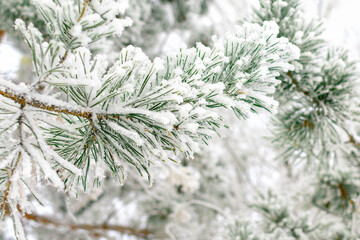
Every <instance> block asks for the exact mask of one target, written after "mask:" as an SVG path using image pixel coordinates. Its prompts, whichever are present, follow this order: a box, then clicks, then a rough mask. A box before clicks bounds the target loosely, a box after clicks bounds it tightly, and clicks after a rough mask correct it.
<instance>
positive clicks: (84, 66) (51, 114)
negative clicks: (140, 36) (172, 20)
mask: <svg viewBox="0 0 360 240" xmlns="http://www.w3.org/2000/svg"><path fill="white" fill-rule="evenodd" d="M34 2H35V5H36V7H37V9H38V11H39V12H40V14H41V16H42V17H43V18H44V21H45V22H46V23H47V29H48V33H49V35H50V36H51V38H50V39H49V41H48V42H46V41H44V40H43V37H42V34H41V33H40V32H39V31H38V30H37V29H36V28H35V27H33V26H32V25H31V24H30V25H29V26H28V27H26V26H25V24H24V22H22V20H17V21H16V23H15V27H16V29H17V30H19V31H20V32H21V33H22V34H23V36H24V38H25V41H26V43H27V44H28V46H29V48H30V50H31V52H32V58H33V65H34V70H35V72H36V78H35V79H34V82H33V83H30V84H24V83H22V84H19V85H15V84H13V83H11V82H10V81H9V80H5V79H4V78H1V80H0V93H1V102H0V104H1V108H0V109H1V113H2V114H1V146H0V149H1V152H0V155H1V157H2V158H3V159H4V160H3V161H1V165H0V167H1V173H0V174H1V175H0V183H1V185H0V187H1V188H0V189H1V198H0V200H1V202H0V204H1V205H0V206H1V212H2V214H5V213H6V212H7V211H8V210H9V211H10V214H11V215H12V216H13V219H14V224H15V227H16V236H17V238H18V239H23V238H24V232H23V230H22V228H21V224H20V220H19V215H20V214H23V213H24V212H28V211H30V209H31V207H30V206H29V203H28V201H27V195H28V194H29V193H31V194H32V195H33V196H34V197H35V198H36V199H38V200H39V202H40V203H41V202H42V199H41V197H40V196H39V194H38V193H37V192H36V190H35V189H36V188H37V186H38V184H39V183H40V182H41V179H46V181H47V182H48V183H49V184H51V185H53V186H55V187H57V188H59V189H63V190H65V191H67V192H69V193H76V188H77V185H78V184H79V183H80V184H81V185H82V186H83V188H84V189H85V190H86V189H87V187H88V186H92V185H94V184H95V185H98V186H100V184H101V180H102V179H103V178H104V171H107V169H109V170H110V171H111V172H112V174H113V175H114V177H115V178H116V179H118V180H119V181H120V182H121V183H123V182H124V181H125V179H126V168H127V167H128V165H132V166H134V167H136V169H138V171H139V173H140V174H143V172H145V173H146V175H147V176H148V178H149V181H151V179H150V176H151V175H150V173H149V171H150V170H149V167H150V165H151V164H154V163H156V162H159V161H169V160H172V161H176V155H178V154H180V153H183V154H185V156H187V157H192V156H193V153H194V152H195V151H197V150H198V148H199V144H200V143H201V142H207V141H208V140H209V139H210V138H211V136H212V135H213V134H214V133H218V134H220V130H221V128H222V127H224V123H223V122H222V119H221V117H220V116H219V115H218V114H217V113H216V112H214V109H216V108H220V107H222V108H228V109H231V110H233V111H234V112H235V113H236V115H238V116H239V117H245V116H247V115H248V114H249V113H250V112H256V111H258V109H261V108H263V109H266V110H268V111H273V110H274V109H275V107H276V102H275V101H274V100H273V99H272V98H271V97H269V96H268V94H272V93H273V92H274V90H275V86H276V85H277V84H278V83H279V81H278V80H276V77H277V76H278V75H279V71H288V70H290V69H292V66H291V65H290V64H289V62H290V61H292V60H294V59H296V58H298V56H299V51H298V49H297V48H296V47H294V46H293V45H291V44H289V42H288V41H287V40H286V39H285V38H276V35H277V34H278V27H277V25H276V24H274V23H273V22H266V23H264V25H263V26H259V25H256V24H244V25H243V26H242V27H239V29H238V30H237V32H236V33H233V34H229V35H227V36H226V37H225V39H219V40H218V39H214V47H213V48H208V47H205V46H203V45H201V44H198V45H197V46H196V47H195V48H191V49H187V48H185V47H184V48H181V49H180V50H179V51H177V52H174V53H169V54H168V55H167V57H166V58H165V59H163V60H162V59H159V58H156V59H154V61H150V60H149V58H148V57H147V56H146V55H145V54H144V53H142V51H141V49H138V48H135V47H132V46H128V47H126V48H124V49H122V51H121V52H120V53H119V58H118V59H117V60H116V61H115V62H108V61H107V59H106V56H103V55H92V51H91V44H92V43H93V42H96V41H98V40H100V39H102V38H105V37H107V36H110V35H121V32H122V31H123V29H124V27H127V26H129V25H130V23H131V21H130V20H129V19H118V18H117V17H116V16H117V15H118V14H120V13H122V12H123V11H124V10H125V9H126V6H127V4H126V1H61V2H58V1H40V0H39V1H34ZM10 143H11V144H10ZM8 146H11V147H8ZM94 162H95V166H96V167H95V169H91V168H90V165H93V163H94ZM104 163H105V164H104ZM105 166H107V169H106V170H104V169H103V168H104V167H105ZM89 175H91V176H92V177H91V178H92V179H91V181H90V179H89V178H88V176H89Z"/></svg>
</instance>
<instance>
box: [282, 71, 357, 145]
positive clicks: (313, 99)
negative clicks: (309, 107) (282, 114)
mask: <svg viewBox="0 0 360 240" xmlns="http://www.w3.org/2000/svg"><path fill="white" fill-rule="evenodd" d="M287 76H288V77H289V78H290V80H291V82H292V83H293V84H294V85H295V90H296V91H297V92H299V93H302V94H304V95H305V96H307V97H309V99H310V100H311V101H312V102H313V103H314V104H315V105H316V106H317V107H321V104H320V102H319V100H318V99H316V98H315V97H312V96H311V94H310V93H309V92H308V91H305V90H304V89H302V88H301V87H300V86H299V83H298V81H297V80H296V79H295V78H294V77H293V74H292V72H291V71H289V72H288V73H287ZM305 121H306V120H305ZM309 124H311V123H308V122H307V121H306V123H305V122H304V126H308V127H310V126H309ZM312 128H313V127H312ZM343 130H344V131H345V132H346V134H347V135H348V137H349V140H348V143H351V144H353V145H354V146H355V147H356V148H360V142H358V141H356V139H355V137H354V136H353V135H352V134H350V133H349V131H348V130H347V129H345V128H344V127H343Z"/></svg>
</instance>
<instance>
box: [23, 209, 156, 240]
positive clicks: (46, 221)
mask: <svg viewBox="0 0 360 240" xmlns="http://www.w3.org/2000/svg"><path fill="white" fill-rule="evenodd" d="M24 218H25V219H27V220H29V221H34V222H37V223H40V224H43V225H53V226H55V227H66V228H69V229H71V230H86V231H116V232H119V233H124V234H129V235H133V236H137V237H149V235H150V232H149V231H148V230H147V229H134V228H130V227H124V226H119V225H108V224H103V225H91V224H72V223H65V222H60V221H58V220H53V219H50V218H47V217H43V216H39V215H36V214H27V213H25V214H24Z"/></svg>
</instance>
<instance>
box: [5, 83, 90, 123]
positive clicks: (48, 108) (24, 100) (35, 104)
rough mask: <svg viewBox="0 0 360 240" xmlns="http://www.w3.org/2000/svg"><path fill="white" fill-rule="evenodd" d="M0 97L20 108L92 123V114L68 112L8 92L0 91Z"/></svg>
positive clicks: (64, 109) (52, 105) (67, 110)
mask: <svg viewBox="0 0 360 240" xmlns="http://www.w3.org/2000/svg"><path fill="white" fill-rule="evenodd" d="M0 95H2V96H4V97H6V98H9V99H11V100H13V101H14V102H16V103H18V104H20V105H22V106H25V105H29V106H32V107H35V108H39V109H42V110H46V111H49V112H56V113H63V114H66V115H72V116H77V117H81V118H86V119H88V120H90V121H92V115H93V113H92V112H87V111H77V110H70V109H66V108H64V107H62V106H57V105H54V104H46V103H44V102H41V101H39V100H30V99H28V98H26V96H24V95H21V94H16V93H14V92H12V91H10V90H0Z"/></svg>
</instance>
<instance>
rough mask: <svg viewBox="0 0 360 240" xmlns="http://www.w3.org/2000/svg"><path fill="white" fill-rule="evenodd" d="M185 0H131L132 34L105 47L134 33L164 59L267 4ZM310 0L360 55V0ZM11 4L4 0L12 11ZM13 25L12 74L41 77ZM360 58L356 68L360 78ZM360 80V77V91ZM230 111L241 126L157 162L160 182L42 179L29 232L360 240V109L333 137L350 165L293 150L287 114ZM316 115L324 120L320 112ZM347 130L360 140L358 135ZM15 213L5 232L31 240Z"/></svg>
mask: <svg viewBox="0 0 360 240" xmlns="http://www.w3.org/2000/svg"><path fill="white" fill-rule="evenodd" d="M9 2H11V1H9ZM13 2H16V1H13ZM179 2H180V3H179ZM181 2H182V1H165V0H161V1H160V0H159V1H156V0H154V1H150V0H130V7H129V8H128V10H127V11H126V12H125V14H124V15H125V16H129V17H130V18H131V19H132V20H133V21H134V24H133V26H132V27H129V28H126V29H125V30H124V32H123V34H122V36H120V39H121V41H113V40H104V41H103V42H100V43H98V44H99V49H102V50H101V51H106V54H107V55H108V57H109V58H114V59H115V58H116V57H117V56H116V54H117V53H118V52H119V51H120V50H121V49H122V48H123V47H125V46H127V45H129V44H132V45H134V46H136V47H141V48H142V50H143V51H144V53H145V54H146V55H147V56H149V57H150V59H153V58H154V57H164V56H166V53H167V52H169V51H176V50H177V49H179V48H180V47H183V46H184V44H186V45H187V47H192V46H195V43H196V42H202V43H203V44H204V45H211V41H212V36H213V35H217V36H218V37H219V38H222V37H224V36H225V34H226V33H227V32H234V31H236V26H237V25H238V24H241V23H243V22H248V21H251V20H249V19H252V16H253V8H255V9H258V8H259V3H258V1H257V0H211V1H200V0H192V1H186V2H189V5H188V8H184V9H185V12H183V11H180V10H181V9H182V7H183V6H180V5H181ZM184 2H185V1H184ZM200 2H201V4H200ZM285 2H291V1H289V0H287V1H285ZM299 2H300V3H301V8H302V9H304V14H305V15H304V16H303V17H304V19H307V20H309V21H312V20H311V19H314V21H317V20H322V21H324V23H325V25H324V26H325V31H324V33H323V35H322V38H324V39H325V41H326V42H327V44H329V45H334V46H339V47H344V48H346V49H349V52H350V54H349V55H351V56H352V58H354V59H359V56H360V25H359V23H360V14H359V13H358V12H359V10H360V1H358V0H343V1H340V0H300V1H299ZM5 7H6V4H3V3H0V13H1V11H2V10H3V9H5ZM1 8H3V9H1ZM31 11H32V10H29V12H25V11H24V12H22V13H21V14H19V16H18V17H22V15H23V14H24V17H25V16H26V17H27V16H30V19H31V18H32V17H31ZM4 16H5V15H4ZM0 19H1V20H3V19H2V18H1V17H0ZM144 19H146V20H144ZM8 22H9V20H8V21H7V22H6V21H3V22H2V23H0V28H8V27H9V23H8ZM258 22H259V21H258ZM1 24H3V25H1ZM7 24H8V25H7ZM4 36H5V37H4V38H3V39H2V41H1V42H0V72H1V74H2V75H3V76H4V78H6V79H15V80H13V81H14V82H15V83H16V84H18V83H19V82H17V80H16V79H26V80H28V81H31V79H32V78H34V73H33V70H32V69H33V66H32V60H31V55H30V54H29V50H28V49H26V48H25V47H24V45H23V43H22V40H21V37H20V36H19V35H16V34H14V35H11V34H10V33H7V32H5V35H4ZM313 37H314V38H316V37H317V36H313ZM96 44H97V43H96ZM94 48H95V47H94ZM95 49H96V48H95ZM113 49H116V51H118V52H117V53H114V51H113ZM95 51H96V50H95ZM329 62H330V61H329ZM345 62H346V61H345ZM329 64H330V63H329ZM359 69H360V68H359V67H358V66H357V68H355V70H356V71H355V70H354V72H356V73H354V75H356V77H357V78H358V79H360V75H359V73H358V72H357V71H358V70H359ZM352 70H353V69H352ZM351 74H353V72H351ZM358 83H359V80H358V82H357V84H355V85H354V89H355V90H356V91H357V93H359V89H358V86H359V85H358ZM296 87H297V86H296ZM305 95H306V94H305ZM354 96H355V97H354V98H352V99H350V100H349V99H346V100H347V101H352V104H351V106H350V108H351V109H353V108H355V110H352V113H356V114H359V109H358V107H359V103H360V99H359V97H358V95H354ZM279 98H280V97H279ZM280 107H281V105H280V106H279V108H280ZM218 113H219V114H220V115H221V116H222V117H223V118H224V119H225V122H226V123H227V125H228V126H229V128H228V129H225V130H222V132H221V133H222V136H221V137H218V136H215V137H214V138H213V139H211V140H209V141H208V146H206V145H201V149H200V151H199V152H197V153H196V154H195V156H194V159H190V158H189V157H186V156H182V155H180V156H179V159H178V160H179V163H173V162H171V161H167V162H165V163H163V164H155V165H154V166H152V167H151V169H150V171H151V175H152V180H151V187H149V182H148V179H147V177H146V175H145V176H143V177H141V176H140V175H139V174H138V173H137V171H136V169H132V168H128V176H127V180H126V181H125V183H124V184H123V185H122V184H120V183H118V182H117V181H116V180H114V179H112V178H111V177H109V176H110V175H109V174H107V173H105V176H106V177H105V178H104V180H103V183H102V185H101V187H98V188H90V189H88V190H87V191H86V192H84V191H83V190H80V191H78V192H77V193H76V194H71V193H64V192H62V191H58V190H57V189H55V188H54V187H51V186H46V185H45V184H43V185H41V186H40V185H36V189H37V191H39V194H40V195H41V196H42V197H41V198H42V200H40V201H38V200H37V199H36V196H35V195H36V194H35V195H34V196H33V195H31V194H29V193H28V194H29V195H30V197H29V202H31V204H32V206H33V207H31V210H30V211H29V214H28V215H25V216H23V217H22V218H21V222H22V226H23V227H24V232H25V234H26V237H27V239H124V240H128V239H171V240H174V239H179V240H182V239H184V240H185V239H189V240H192V239H193V240H198V239H226V240H263V239H264V240H266V239H269V240H270V239H274V240H275V239H283V240H286V239H289V240H290V239H324V240H325V239H333V240H336V239H339V240H340V239H344V240H345V239H346V240H352V239H354V240H355V239H360V209H359V204H360V181H359V176H360V167H359V166H360V160H359V157H360V154H359V142H360V137H359V136H360V134H359V133H360V125H359V120H360V118H359V115H356V114H353V115H350V116H351V119H345V120H344V121H347V122H346V124H345V125H346V126H348V127H349V128H348V131H349V132H346V133H342V134H343V135H341V138H342V139H345V140H344V142H346V143H344V144H343V145H341V147H340V148H339V149H336V150H334V149H335V148H336V147H335V145H336V146H339V145H340V144H339V143H336V144H334V143H333V142H332V143H330V142H331V141H330V140H329V143H328V142H327V140H326V139H325V141H324V142H325V143H324V144H326V145H327V144H329V145H327V147H329V148H334V149H330V150H329V151H328V152H331V151H332V150H334V152H336V153H334V155H336V154H339V155H341V154H343V155H344V156H345V155H346V156H350V155H351V154H353V155H351V157H347V159H350V158H351V164H347V163H346V164H344V163H343V162H346V161H345V160H343V159H345V157H343V155H341V156H340V159H341V160H338V161H337V160H333V159H332V155H331V154H332V153H331V154H329V155H326V154H325V155H326V156H325V157H321V158H319V159H320V160H319V159H316V158H308V156H304V154H298V153H297V152H296V151H293V152H291V151H290V152H291V156H290V157H289V152H287V151H286V148H287V147H288V146H287V144H288V142H286V140H285V139H283V141H284V142H282V141H281V140H280V141H276V140H274V136H280V137H281V135H276V134H279V132H277V131H280V130H279V128H277V125H276V124H277V120H274V115H275V113H274V114H272V113H269V112H266V111H261V112H260V113H257V114H252V115H251V116H250V117H249V118H247V119H242V120H239V119H238V118H237V117H236V116H235V115H234V114H233V113H232V112H228V111H225V110H219V111H218ZM279 114H281V112H280V113H279ZM345 116H346V117H345V118H347V117H348V116H349V115H346V114H345ZM289 118H290V117H289ZM348 120H349V121H348ZM0 124H1V123H0ZM304 126H305V127H308V128H310V129H311V128H313V126H312V125H311V123H305V124H304ZM347 134H348V135H349V136H350V135H351V136H352V137H353V139H350V140H347ZM306 139H307V138H305V140H304V141H306ZM309 142H310V140H309ZM314 142H316V141H314ZM351 143H353V144H351ZM332 144H333V145H332ZM356 144H357V145H356ZM300 145H301V143H300ZM330 145H331V146H330ZM306 147H308V146H304V148H306ZM328 152H327V153H328ZM340 152H341V153H340ZM297 154H298V155H297ZM330 155H331V156H330ZM309 159H310V160H309ZM332 161H334V162H336V163H334V162H332ZM0 166H1V162H0ZM341 184H343V185H344V187H343V185H341ZM30 191H31V190H30ZM26 208H28V209H30V204H29V206H25V209H26ZM4 213H5V214H4V219H3V221H1V222H0V240H1V239H4V240H7V239H14V236H15V235H16V237H17V238H18V239H21V233H17V234H14V232H15V233H16V230H14V226H15V228H16V223H15V224H14V221H16V220H14V219H13V218H11V217H10V215H9V214H8V213H7V212H6V211H4ZM20 215H21V213H20ZM101 226H112V227H113V228H111V227H110V228H109V229H106V228H104V227H101Z"/></svg>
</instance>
